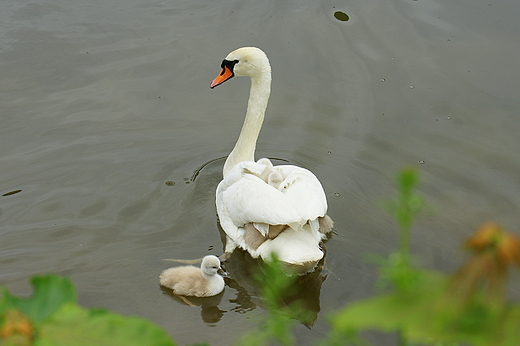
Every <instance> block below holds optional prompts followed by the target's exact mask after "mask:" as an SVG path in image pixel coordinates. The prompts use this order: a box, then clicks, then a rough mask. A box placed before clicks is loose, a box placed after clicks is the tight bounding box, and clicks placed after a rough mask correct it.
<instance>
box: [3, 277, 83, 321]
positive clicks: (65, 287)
mask: <svg viewBox="0 0 520 346" xmlns="http://www.w3.org/2000/svg"><path fill="white" fill-rule="evenodd" d="M31 285H32V286H33V290H34V293H33V295H32V296H31V297H29V298H19V297H15V296H13V295H12V294H10V293H9V292H8V291H7V289H5V288H4V292H3V297H2V298H1V299H0V315H2V314H3V313H4V312H5V311H6V310H8V309H18V310H20V311H22V312H23V313H24V314H25V315H27V316H28V317H29V318H30V319H31V320H32V321H33V322H34V323H36V324H38V323H40V322H41V321H43V320H44V319H45V318H47V317H49V316H50V315H52V314H53V313H54V312H55V311H56V310H58V309H59V308H60V307H61V305H63V304H64V303H68V302H75V301H76V292H75V290H74V286H73V285H72V283H71V282H70V280H69V279H68V278H62V277H59V276H57V275H47V276H35V277H33V278H32V279H31Z"/></svg>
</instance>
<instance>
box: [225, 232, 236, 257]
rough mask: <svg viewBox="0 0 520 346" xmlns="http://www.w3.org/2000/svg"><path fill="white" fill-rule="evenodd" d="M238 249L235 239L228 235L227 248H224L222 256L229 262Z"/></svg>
mask: <svg viewBox="0 0 520 346" xmlns="http://www.w3.org/2000/svg"><path fill="white" fill-rule="evenodd" d="M236 248H237V243H235V241H234V240H233V239H231V238H230V237H229V236H228V235H226V246H225V248H224V254H223V255H222V257H223V258H225V260H227V259H228V258H229V257H230V256H231V254H232V253H233V251H235V249H236Z"/></svg>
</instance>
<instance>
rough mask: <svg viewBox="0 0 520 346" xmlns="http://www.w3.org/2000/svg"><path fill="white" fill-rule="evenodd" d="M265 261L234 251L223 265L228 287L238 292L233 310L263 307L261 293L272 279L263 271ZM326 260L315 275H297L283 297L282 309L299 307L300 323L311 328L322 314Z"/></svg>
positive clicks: (241, 310) (321, 263) (314, 272)
mask: <svg viewBox="0 0 520 346" xmlns="http://www.w3.org/2000/svg"><path fill="white" fill-rule="evenodd" d="M261 264H262V261H260V260H257V259H253V258H252V257H251V256H250V255H249V254H248V253H247V252H245V251H240V250H235V251H234V252H233V254H232V255H231V257H230V259H229V260H228V261H227V262H225V263H224V266H225V269H226V271H227V272H228V277H227V278H226V285H227V286H229V287H231V288H233V289H235V290H236V292H237V295H236V298H235V299H232V300H230V302H231V303H233V304H235V307H234V308H233V309H232V311H236V312H245V311H249V310H253V309H255V308H256V307H257V306H259V307H262V300H261V298H260V292H261V289H262V287H261V286H262V284H261V282H259V281H258V277H259V276H260V277H261V278H262V280H269V278H268V277H265V274H264V273H263V272H262V265H261ZM322 266H323V260H322V261H321V262H320V263H319V265H318V267H317V268H316V270H315V271H313V272H312V273H308V274H305V275H301V276H296V277H295V281H294V282H293V284H292V285H291V287H289V288H288V289H286V290H285V292H284V293H287V294H286V295H285V296H283V297H281V303H280V304H281V305H282V306H281V307H285V306H297V307H298V308H299V310H301V313H298V314H297V315H296V319H298V320H299V321H300V322H301V323H303V324H304V325H305V326H307V327H309V328H310V327H312V326H313V324H314V322H316V319H317V318H318V313H319V312H320V292H321V285H322V283H323V281H325V279H326V278H327V276H326V275H323V274H322Z"/></svg>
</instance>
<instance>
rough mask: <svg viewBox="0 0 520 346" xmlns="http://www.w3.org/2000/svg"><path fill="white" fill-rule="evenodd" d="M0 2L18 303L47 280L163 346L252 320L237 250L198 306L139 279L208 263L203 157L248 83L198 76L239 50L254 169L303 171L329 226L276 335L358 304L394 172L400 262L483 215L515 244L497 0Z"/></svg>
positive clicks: (390, 231)
mask: <svg viewBox="0 0 520 346" xmlns="http://www.w3.org/2000/svg"><path fill="white" fill-rule="evenodd" d="M0 7H1V11H0V23H1V24H0V63H1V64H2V68H1V69H0V107H1V110H2V111H1V113H0V116H1V126H0V160H1V167H2V169H1V170H0V187H1V189H0V220H1V223H0V239H1V241H0V242H1V246H0V266H1V268H2V270H1V271H0V284H6V285H7V286H8V288H9V289H10V290H12V291H14V292H17V293H20V294H29V293H30V288H29V285H28V279H29V277H30V276H31V275H34V274H37V273H46V272H56V273H58V274H62V275H68V276H70V277H71V278H72V280H73V281H74V283H75V284H76V287H77V291H78V297H79V301H80V303H82V304H84V305H86V306H102V307H106V308H109V309H112V310H115V311H117V312H121V313H124V314H134V315H140V316H143V317H146V318H149V319H151V320H153V321H154V322H156V323H158V324H160V325H161V326H163V327H164V328H165V329H166V330H167V331H168V332H169V333H170V334H171V335H172V336H173V337H174V338H175V339H176V340H177V341H178V342H179V344H191V343H197V342H206V341H207V342H209V343H210V344H211V345H229V344H230V343H231V342H232V340H234V339H235V338H236V337H237V334H239V333H240V332H241V331H242V330H246V329H249V328H251V327H252V324H254V322H253V321H254V320H255V316H256V315H257V314H260V313H261V312H262V308H261V305H260V304H259V301H258V291H257V290H258V287H257V286H255V285H254V284H252V283H251V281H249V280H248V279H247V278H248V276H247V275H246V274H245V273H244V271H243V270H247V269H248V268H249V266H250V264H248V263H249V262H248V261H246V260H244V259H243V258H241V257H240V256H241V255H240V254H238V255H236V256H235V257H234V260H233V261H231V262H230V263H229V264H228V266H229V267H230V279H229V280H228V286H227V287H226V289H225V291H224V293H223V294H222V295H221V296H219V297H216V298H215V299H216V300H218V302H209V301H207V302H206V301H200V302H199V303H197V305H199V306H200V308H199V307H196V308H194V307H192V306H187V305H184V304H183V303H182V302H178V301H176V300H175V299H172V297H171V296H169V295H168V293H167V292H163V291H162V290H161V289H160V287H159V285H158V275H159V273H160V272H161V270H163V269H164V268H166V267H167V265H166V264H165V263H164V262H162V261H161V260H162V259H163V258H172V257H175V258H185V259H193V258H200V257H202V256H204V255H206V254H217V255H218V254H220V253H221V252H222V242H221V239H220V233H219V230H218V227H217V222H216V213H215V207H214V194H215V188H216V185H217V184H218V182H219V181H220V179H221V169H222V164H223V161H222V160H218V159H219V158H221V157H223V156H225V155H227V154H228V153H229V151H230V150H231V148H232V146H233V144H234V141H235V140H236V137H237V136H238V132H239V130H240V127H241V124H242V120H243V115H244V114H245V108H246V100H247V95H248V85H249V84H248V83H249V82H248V81H247V79H245V78H243V79H239V78H235V79H234V80H233V81H232V82H229V84H226V85H225V86H223V87H221V88H219V89H216V90H210V89H209V83H210V82H211V80H212V79H213V77H214V76H215V74H216V73H218V71H219V66H220V62H221V61H222V59H223V58H224V57H225V56H226V54H227V53H228V52H229V51H231V50H233V49H235V48H238V47H240V46H246V45H248V46H249V45H253V46H259V47H261V48H262V49H263V50H264V51H266V52H267V54H268V56H269V57H270V59H271V63H272V67H273V88H272V96H271V99H270V103H269V106H268V110H267V117H266V121H265V124H264V128H263V130H262V132H261V134H260V139H259V142H258V146H257V156H258V157H263V156H267V157H276V158H280V159H282V160H287V161H288V162H290V163H291V164H296V165H300V166H303V167H306V168H308V169H310V170H312V171H313V172H314V173H315V174H316V175H317V176H318V177H319V179H320V180H321V182H322V183H323V185H324V188H325V190H326V192H327V195H328V199H329V210H330V213H329V214H330V216H331V217H332V218H333V219H334V221H335V222H336V233H337V234H335V235H334V236H333V237H332V239H330V240H329V241H328V242H327V250H328V251H327V256H326V259H325V263H324V268H323V269H322V271H320V272H319V273H318V276H317V277H316V281H314V284H313V286H312V289H309V294H310V296H312V297H315V298H317V299H314V298H313V299H314V300H313V299H309V300H310V301H314V303H315V304H314V305H313V306H314V307H313V308H311V309H314V310H313V311H315V317H316V320H315V321H313V323H312V324H308V326H309V327H310V328H307V327H306V326H304V325H303V324H302V325H299V326H298V327H296V331H297V335H298V336H297V337H298V344H300V345H308V344H311V343H313V342H314V340H316V339H319V338H321V337H322V336H323V335H324V334H325V333H326V331H327V315H328V314H330V313H331V312H332V311H334V310H336V309H337V308H338V307H340V306H342V305H344V304H347V303H348V302H351V301H353V300H355V299H359V298H363V297H367V296H368V295H370V294H371V293H372V292H373V285H374V282H375V280H376V274H377V273H376V269H375V268H374V266H373V265H371V264H368V263H367V262H366V260H365V259H364V256H365V254H367V253H370V252H375V253H388V252H389V251H391V249H393V248H394V247H395V245H396V227H395V225H394V224H393V222H392V220H391V218H390V217H389V216H388V215H387V214H386V212H385V211H384V210H383V208H382V205H384V201H385V200H387V199H388V198H390V197H391V196H392V194H393V193H394V186H393V179H394V176H395V174H396V173H397V171H398V170H399V169H401V168H403V167H404V166H407V165H413V166H415V167H417V168H418V170H419V171H420V173H421V178H422V184H421V187H420V192H421V193H422V194H423V195H424V196H425V198H426V199H427V201H428V202H429V204H430V206H431V207H430V210H429V212H428V213H427V214H426V215H425V216H424V217H423V218H422V219H421V221H420V222H418V223H417V224H416V227H415V228H414V234H413V239H412V247H413V251H414V253H415V254H417V256H418V258H419V259H420V261H421V264H422V265H424V266H427V267H433V268H436V269H441V270H451V269H453V268H455V267H456V266H457V264H458V263H460V261H461V260H462V259H463V258H464V257H463V255H462V253H461V251H459V249H458V244H459V243H460V241H461V239H462V238H463V237H464V236H465V235H467V234H469V233H470V232H471V231H472V229H474V228H475V227H476V226H477V225H478V224H479V223H481V222H483V221H485V220H488V219H493V220H495V221H497V222H499V223H500V224H502V225H504V226H505V227H506V228H508V229H509V230H511V231H514V232H518V229H519V222H518V211H519V206H520V191H519V186H520V184H519V183H520V179H519V175H518V172H519V171H520V157H519V155H518V142H519V137H518V131H517V129H518V126H519V120H518V114H519V113H520V112H519V111H520V102H519V100H518V85H517V84H518V83H517V81H518V80H519V79H520V78H519V77H520V76H519V73H520V72H519V69H518V68H517V63H516V59H514V57H516V56H520V42H519V41H520V40H519V38H518V35H517V33H518V32H519V29H520V27H519V26H520V22H518V20H517V18H516V14H515V13H516V12H517V11H516V12H515V7H517V4H516V2H514V1H508V2H506V3H504V2H502V3H496V2H482V3H478V2H475V1H461V2H457V3H453V2H450V1H443V0H437V1H433V0H418V1H405V0H404V1H398V2H395V1H393V2H384V1H383V2H377V3H374V2H366V1H360V2H350V3H348V4H347V3H336V2H334V1H328V0H326V1H322V2H315V1H303V2H302V1H287V2H283V3H274V2H267V3H262V2H258V1H248V2H243V1H236V0H225V1H219V2H207V1H197V0H195V1H193V0H190V1H175V2H143V1H141V0H131V1H127V0H125V1H122V0H108V1H102V2H96V1H94V2H93V1H75V2H64V1H60V0H49V1H46V2H36V1H12V0H11V1H9V0H8V1H4V2H2V4H1V5H0ZM336 12H343V13H345V14H346V15H348V21H341V20H338V19H336V18H335V17H334V14H335V13H336ZM343 18H344V17H343ZM412 86H413V87H412ZM212 160H215V161H212ZM208 162H209V164H208V165H206V166H204V167H203V168H202V169H200V170H199V168H201V166H203V165H204V164H205V163H208ZM194 172H198V174H197V175H196V178H195V179H192V177H193V176H194ZM242 255H243V254H242ZM237 256H238V257H237ZM251 266H253V265H252V264H251ZM311 292H312V293H311ZM511 294H512V295H514V296H516V297H518V296H520V293H519V292H518V289H515V288H514V287H513V288H512V289H511ZM201 317H202V318H201ZM311 325H312V327H311ZM371 341H373V343H374V344H376V345H392V344H393V343H395V340H394V337H393V336H385V335H379V334H376V335H372V336H371Z"/></svg>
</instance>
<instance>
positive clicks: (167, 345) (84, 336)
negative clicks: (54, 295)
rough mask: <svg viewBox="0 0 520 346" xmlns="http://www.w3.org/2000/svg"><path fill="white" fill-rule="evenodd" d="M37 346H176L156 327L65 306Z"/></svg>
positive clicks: (43, 330)
mask: <svg viewBox="0 0 520 346" xmlns="http://www.w3.org/2000/svg"><path fill="white" fill-rule="evenodd" d="M36 345H37V346H59V345H63V346H76V345H96V346H105V345H106V346H118V345H121V346H123V345H124V346H132V345H135V346H146V345H150V346H152V345H153V346H173V345H175V344H174V343H173V341H172V340H171V339H170V338H169V336H168V335H167V334H166V332H164V331H163V330H162V329H161V328H159V327H158V326H156V325H154V324H153V323H151V322H149V321H147V320H145V319H142V318H139V317H130V316H121V315H118V314H115V313H112V312H109V311H105V310H97V309H91V310H89V309H85V308H82V307H80V306H78V305H77V304H73V303H69V304H65V305H63V306H62V308H61V309H60V310H59V311H57V312H56V313H55V314H54V315H53V316H51V318H49V319H48V320H46V321H45V323H44V324H43V325H42V326H41V328H40V330H39V338H38V342H37V343H36Z"/></svg>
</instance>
